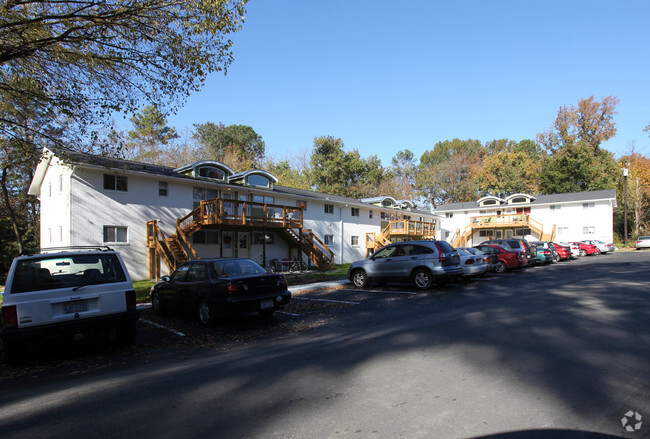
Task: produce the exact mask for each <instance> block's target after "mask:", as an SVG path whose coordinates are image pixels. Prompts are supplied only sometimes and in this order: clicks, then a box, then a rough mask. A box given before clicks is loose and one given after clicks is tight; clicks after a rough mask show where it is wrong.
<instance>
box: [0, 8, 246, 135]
mask: <svg viewBox="0 0 650 439" xmlns="http://www.w3.org/2000/svg"><path fill="white" fill-rule="evenodd" d="M245 3H246V0H202V1H199V0H188V1H182V2H181V1H177V0H148V1H133V0H114V1H109V2H107V1H99V0H75V1H65V0H64V1H61V0H41V1H5V2H3V5H2V7H0V100H3V101H12V100H15V99H28V100H30V101H31V102H32V103H33V105H34V106H35V107H40V109H41V111H42V110H43V109H45V108H47V109H51V110H52V111H54V112H55V113H57V114H62V115H66V116H68V117H69V118H71V119H72V120H74V121H76V122H77V123H79V124H89V123H93V122H98V120H104V119H105V118H106V117H108V116H110V115H111V114H112V113H114V112H122V113H127V114H128V113H134V112H135V111H137V108H138V106H139V102H141V101H142V100H146V101H148V102H152V103H156V104H159V105H160V106H164V107H167V106H173V105H176V104H179V103H182V102H183V101H184V100H185V98H186V97H187V96H188V95H189V93H191V92H194V91H197V90H199V89H200V87H201V85H202V83H203V81H204V79H205V78H206V76H207V75H208V74H210V73H212V72H214V71H218V70H225V69H226V68H227V67H228V65H229V64H230V63H231V62H232V60H233V54H232V42H231V41H230V40H229V39H228V38H227V37H228V35H229V34H231V33H233V32H236V31H237V30H239V29H240V28H241V26H242V23H243V19H244V12H245V10H244V5H245ZM2 118H3V115H2V114H0V119H2ZM8 123H15V122H14V121H9V122H8Z"/></svg>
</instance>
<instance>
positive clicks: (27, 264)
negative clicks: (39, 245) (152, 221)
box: [11, 253, 126, 294]
mask: <svg viewBox="0 0 650 439" xmlns="http://www.w3.org/2000/svg"><path fill="white" fill-rule="evenodd" d="M125 281H126V275H125V274H124V271H123V270H122V266H121V265H120V262H119V260H118V258H117V256H116V255H115V254H112V253H107V254H101V253H97V254H95V253H93V254H84V255H69V256H68V255H65V256H61V255H60V254H59V255H57V256H53V257H47V256H44V257H42V258H29V259H24V260H22V261H19V262H18V265H17V266H16V270H15V274H14V278H13V281H12V284H11V294H15V293H26V292H30V291H41V290H52V289H55V288H65V287H75V286H83V285H90V284H103V283H113V282H125Z"/></svg>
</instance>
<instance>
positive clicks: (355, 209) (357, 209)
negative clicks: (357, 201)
mask: <svg viewBox="0 0 650 439" xmlns="http://www.w3.org/2000/svg"><path fill="white" fill-rule="evenodd" d="M350 214H351V215H352V216H359V208H358V207H353V208H352V209H351V211H350Z"/></svg>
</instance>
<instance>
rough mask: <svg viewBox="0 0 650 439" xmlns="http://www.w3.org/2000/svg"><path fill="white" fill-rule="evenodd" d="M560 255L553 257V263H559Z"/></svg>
mask: <svg viewBox="0 0 650 439" xmlns="http://www.w3.org/2000/svg"><path fill="white" fill-rule="evenodd" d="M560 260H561V258H560V255H553V262H560Z"/></svg>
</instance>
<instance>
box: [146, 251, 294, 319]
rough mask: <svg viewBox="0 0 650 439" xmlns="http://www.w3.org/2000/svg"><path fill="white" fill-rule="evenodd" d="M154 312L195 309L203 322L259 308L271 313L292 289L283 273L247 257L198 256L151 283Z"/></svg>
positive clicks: (265, 313) (260, 310)
mask: <svg viewBox="0 0 650 439" xmlns="http://www.w3.org/2000/svg"><path fill="white" fill-rule="evenodd" d="M150 296H151V305H152V309H153V313H154V314H156V315H161V314H164V313H166V312H175V313H178V312H190V313H196V316H197V317H198V319H199V322H200V323H201V324H202V325H203V326H213V325H214V324H215V323H216V322H217V320H218V318H219V317H220V316H222V315H224V314H231V313H243V312H259V313H260V314H261V315H262V316H266V317H270V316H271V315H272V314H273V313H274V312H275V311H276V310H277V309H279V308H282V307H283V306H285V305H287V304H288V303H289V302H290V300H291V293H290V292H289V291H288V290H287V281H286V279H285V278H284V275H282V274H278V273H271V272H269V271H267V270H266V269H264V268H262V267H261V266H260V265H258V264H257V263H256V262H254V261H252V260H250V259H246V258H216V259H197V260H193V261H189V262H186V263H184V264H183V265H181V266H180V267H178V268H177V269H176V270H175V271H174V272H173V273H172V274H171V275H170V276H163V277H162V278H161V280H160V282H158V283H157V284H155V285H154V286H152V287H151V291H150Z"/></svg>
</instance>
